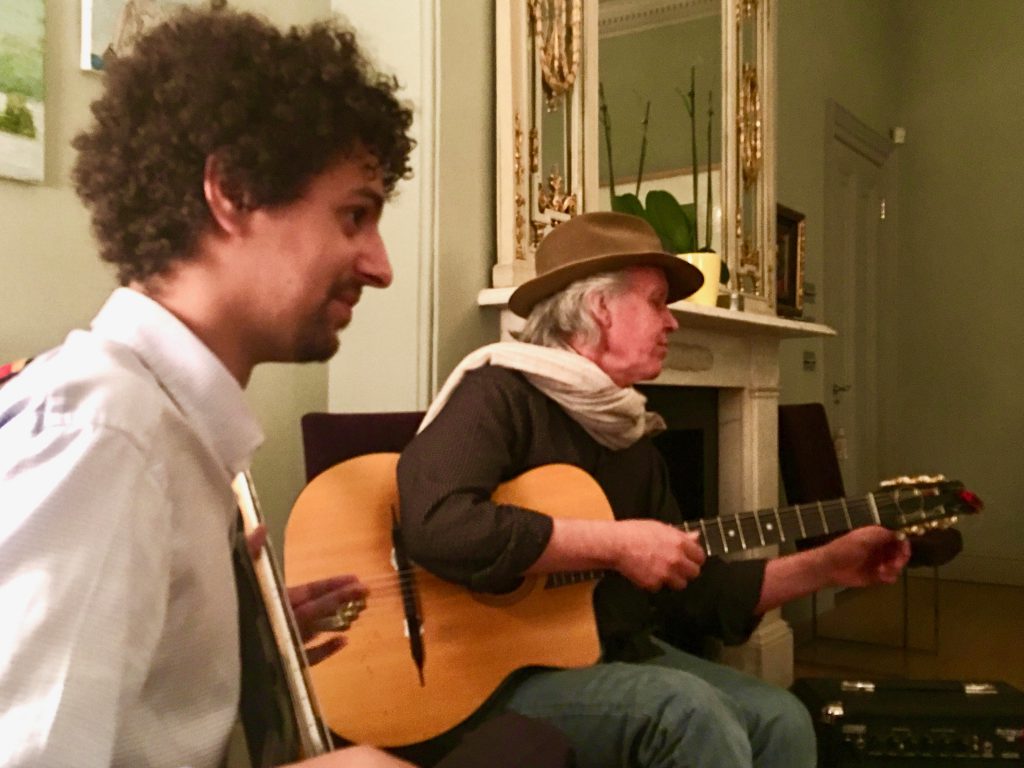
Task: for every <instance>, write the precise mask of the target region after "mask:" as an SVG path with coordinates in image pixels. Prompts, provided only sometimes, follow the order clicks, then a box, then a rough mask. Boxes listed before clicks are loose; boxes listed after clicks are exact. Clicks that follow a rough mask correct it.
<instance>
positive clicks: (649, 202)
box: [600, 67, 729, 283]
mask: <svg viewBox="0 0 1024 768" xmlns="http://www.w3.org/2000/svg"><path fill="white" fill-rule="evenodd" d="M696 69H697V68H696V67H691V68H690V90H689V91H688V92H686V93H683V92H682V91H678V93H679V95H680V96H681V97H682V98H683V103H684V105H685V107H686V112H687V115H688V116H689V120H690V153H691V157H692V159H693V163H692V166H691V167H692V168H693V200H694V202H692V203H686V204H685V205H684V204H682V203H680V202H679V201H678V200H677V199H676V198H675V196H674V195H673V194H672V193H671V192H668V191H667V190H663V189H652V190H650V191H648V192H647V195H646V197H645V198H644V201H643V202H641V201H640V184H641V182H642V180H643V173H644V158H645V155H646V153H647V125H648V122H649V120H650V114H651V103H650V101H648V102H647V105H646V108H645V110H644V119H643V123H642V125H643V132H642V134H641V143H640V163H639V168H638V171H637V179H636V189H635V191H634V192H626V193H623V194H617V193H616V190H615V173H614V171H613V166H612V128H611V117H610V115H609V112H608V104H607V102H606V101H605V97H604V87H603V86H601V87H600V115H601V124H602V126H603V128H604V137H605V148H606V150H607V154H608V179H609V191H610V193H611V207H612V210H613V211H618V212H620V213H630V214H633V215H635V216H639V217H641V218H643V219H645V220H646V221H647V222H648V223H649V224H650V225H651V226H652V227H653V228H654V231H655V232H657V233H658V236H659V237H660V238H661V242H662V245H663V246H664V248H665V249H666V250H668V251H670V252H672V253H692V252H694V251H704V252H711V251H712V248H711V210H712V203H711V129H712V117H713V116H714V102H713V92H711V91H709V92H708V131H707V136H708V165H707V204H706V205H705V214H706V218H705V223H704V245H703V246H701V245H700V237H699V231H698V230H699V226H698V222H697V203H696V201H697V195H698V189H697V106H696V96H697V89H696V78H697V74H696ZM720 280H721V282H723V283H726V282H728V280H729V268H728V267H727V266H726V264H725V262H724V261H723V262H722V267H721V274H720Z"/></svg>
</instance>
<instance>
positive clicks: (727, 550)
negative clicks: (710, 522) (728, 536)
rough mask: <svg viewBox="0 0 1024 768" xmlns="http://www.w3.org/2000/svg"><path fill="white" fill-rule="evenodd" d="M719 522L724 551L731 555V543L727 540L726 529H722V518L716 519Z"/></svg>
mask: <svg viewBox="0 0 1024 768" xmlns="http://www.w3.org/2000/svg"><path fill="white" fill-rule="evenodd" d="M716 519H717V520H718V533H719V534H720V535H721V537H722V549H723V550H725V554H729V542H727V541H726V540H725V528H723V527H722V518H720V517H719V518H716Z"/></svg>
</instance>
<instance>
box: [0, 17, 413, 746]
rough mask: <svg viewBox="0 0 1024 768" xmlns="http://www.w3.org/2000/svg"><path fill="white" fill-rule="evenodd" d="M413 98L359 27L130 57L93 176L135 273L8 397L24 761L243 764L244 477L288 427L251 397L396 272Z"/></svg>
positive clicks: (85, 168)
mask: <svg viewBox="0 0 1024 768" xmlns="http://www.w3.org/2000/svg"><path fill="white" fill-rule="evenodd" d="M395 90H396V85H395V83H394V81H393V80H391V79H389V78H386V77H383V76H381V75H379V74H377V73H376V72H375V71H374V70H373V69H372V68H371V67H370V66H369V65H368V64H367V62H366V61H365V60H364V59H363V57H362V55H361V54H360V52H359V49H358V47H357V45H356V42H355V39H354V37H353V35H352V33H351V32H349V31H346V30H344V29H342V28H340V27H338V26H335V25H332V24H319V25H314V26H311V27H310V28H308V29H302V30H300V29H293V30H291V31H289V32H281V31H279V30H277V29H275V28H274V27H272V26H270V25H268V24H266V23H264V22H262V21H260V20H258V19H257V18H255V17H253V16H249V15H245V14H240V13H236V12H232V11H221V12H210V11H205V12H200V11H188V10H186V11H184V12H182V13H181V14H180V15H176V16H174V17H173V18H172V19H171V20H170V21H168V22H167V23H165V24H163V25H161V26H159V27H158V28H156V29H155V30H154V31H152V32H151V33H149V34H148V35H147V36H145V37H144V38H143V39H142V40H141V41H140V42H139V43H138V44H137V46H136V48H135V50H134V52H133V53H132V54H131V55H129V56H127V57H125V58H123V59H120V60H116V61H113V62H112V63H111V64H110V66H109V70H108V73H107V76H106V87H105V92H104V94H103V95H102V96H101V97H100V98H99V99H98V100H97V101H96V102H95V104H94V105H93V114H94V117H95V122H94V124H93V126H92V127H90V128H89V129H88V130H87V131H86V132H84V133H83V134H81V135H80V136H78V137H77V138H76V139H75V141H74V146H75V147H76V148H77V149H78V151H79V155H78V160H77V164H76V166H75V168H74V181H75V186H76V188H77V190H78V193H79V195H80V196H81V198H82V200H83V201H84V202H85V203H86V205H87V206H88V207H89V208H90V209H91V211H92V215H93V226H94V231H95V234H96V237H97V240H98V242H99V247H100V255H101V256H102V258H103V259H104V260H106V261H108V262H111V263H113V264H114V265H116V267H117V272H118V276H119V279H120V282H121V287H120V288H118V289H116V290H115V291H114V293H113V294H112V295H111V297H110V298H109V299H108V301H107V302H106V304H105V305H104V306H103V308H102V309H101V310H100V312H99V314H98V315H97V316H96V318H95V319H94V321H93V323H92V326H91V328H90V329H89V330H87V331H74V332H72V333H71V334H70V335H69V336H68V337H67V339H66V340H65V342H64V343H63V344H62V345H61V346H60V347H59V348H57V349H55V350H53V351H51V352H48V353H46V354H43V355H41V356H39V357H38V358H36V360H35V361H33V362H32V363H31V364H29V365H28V366H27V367H26V368H25V369H24V370H23V371H22V372H21V373H20V374H19V375H18V377H17V378H16V379H14V380H12V381H11V382H10V383H8V384H7V385H6V386H5V387H4V389H3V390H2V392H0V486H2V487H3V489H4V493H3V496H4V501H3V504H2V514H0V611H2V613H3V615H4V620H3V621H2V622H0V658H2V659H3V662H2V664H0V700H2V701H3V702H4V706H3V708H2V711H0V733H3V734H4V735H3V738H2V739H0V763H3V764H4V765H14V766H23V765H25V766H27V765H33V766H37V765H50V766H56V765H75V766H106V765H118V766H122V765H123V766H147V765H191V766H217V765H221V764H222V763H223V760H224V757H225V750H226V747H227V743H228V737H229V733H230V730H231V728H232V725H233V723H234V720H235V716H236V711H237V706H238V699H239V677H240V676H239V646H238V629H237V621H236V614H237V609H236V596H235V587H234V583H233V582H234V580H233V576H232V561H231V552H232V546H233V538H234V531H235V519H236V518H235V515H236V511H235V505H234V498H233V496H232V493H231V489H230V480H231V478H232V477H233V476H234V475H235V474H236V473H238V472H239V471H241V470H243V469H245V468H246V467H247V465H248V463H249V460H250V457H251V455H252V452H253V451H254V450H255V448H256V447H257V445H258V444H259V443H260V441H261V439H262V434H261V432H260V429H259V426H258V425H257V423H256V421H255V419H254V417H253V415H252V413H251V412H250V410H249V408H248V407H247V406H246V402H245V400H244V398H243V387H244V386H245V385H246V383H247V382H248V380H249V377H250V374H251V372H252V369H253V366H255V365H257V364H258V363H261V362H265V361H291V360H324V359H326V358H328V357H330V356H331V355H332V354H333V353H334V351H335V350H336V348H337V346H338V340H337V333H338V331H339V330H340V329H341V328H343V327H344V326H345V325H347V324H348V322H349V320H350V318H351V316H352V311H353V308H354V306H355V304H356V302H357V301H358V300H359V296H360V293H361V291H362V289H363V288H364V287H366V286H371V287H376V288H383V287H385V286H387V285H388V284H389V283H390V282H391V267H390V265H389V263H388V259H387V254H386V253H385V249H384V245H383V243H382V241H381V238H380V234H379V232H378V226H377V225H378V220H379V218H380V215H381V209H382V206H383V205H384V202H385V200H386V199H387V197H388V194H389V193H390V192H391V191H392V189H393V188H394V186H395V183H396V182H397V180H399V179H400V178H402V177H404V176H406V175H408V173H409V164H408V156H409V151H410V148H411V146H412V141H411V139H410V138H409V136H408V129H409V127H410V124H411V119H412V118H411V112H410V110H409V109H408V108H407V107H405V106H403V105H402V104H401V103H400V102H399V101H398V100H397V99H396V96H395ZM319 586H320V587H321V588H323V589H325V590H326V594H323V595H320V596H319V599H312V596H311V595H305V596H293V601H294V600H298V601H299V602H301V603H302V605H301V606H300V608H301V609H302V610H299V611H297V614H298V615H299V617H300V621H301V620H302V618H303V617H306V616H307V615H311V616H313V617H315V616H316V615H318V614H319V612H321V611H326V610H334V608H336V607H337V603H338V602H339V601H340V600H342V599H344V598H345V597H346V595H351V594H352V592H353V591H357V590H359V589H361V587H360V585H358V583H356V582H353V581H352V580H351V579H344V578H342V579H339V580H337V581H329V582H328V583H320V584H319ZM337 646H338V643H337V642H336V641H335V642H334V644H333V645H331V644H330V642H329V643H328V645H327V646H326V648H321V650H322V651H323V650H326V651H330V650H332V649H336V647H337ZM314 761H315V762H317V763H318V764H321V765H339V766H341V765H356V764H358V765H360V766H376V765H379V766H385V765H389V766H395V765H407V764H406V763H402V762H400V761H397V760H396V759H394V758H391V757H390V756H387V755H385V754H383V753H380V752H377V751H375V750H371V749H368V748H359V747H356V748H352V749H349V750H340V751H338V752H334V753H330V754H328V755H325V756H322V757H319V758H314Z"/></svg>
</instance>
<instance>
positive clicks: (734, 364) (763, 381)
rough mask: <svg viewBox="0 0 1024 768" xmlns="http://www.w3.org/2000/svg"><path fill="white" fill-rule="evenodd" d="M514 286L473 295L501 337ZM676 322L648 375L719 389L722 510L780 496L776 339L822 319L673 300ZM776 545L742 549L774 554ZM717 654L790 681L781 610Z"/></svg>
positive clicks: (815, 329) (814, 330)
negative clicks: (495, 314) (490, 313)
mask: <svg viewBox="0 0 1024 768" xmlns="http://www.w3.org/2000/svg"><path fill="white" fill-rule="evenodd" d="M512 291H513V289H512V288H488V289H485V290H483V291H481V292H480V294H479V296H478V299H477V301H478V303H479V304H480V305H481V306H491V307H494V308H496V309H500V310H501V337H502V339H503V340H508V339H510V338H511V336H510V333H511V332H514V331H515V330H518V328H520V327H522V320H521V319H520V318H518V317H516V316H515V315H513V314H512V313H511V312H510V311H509V310H508V309H507V308H506V307H507V304H508V298H509V296H510V295H511V294H512ZM672 310H673V313H674V314H675V317H676V320H677V321H678V322H679V329H678V330H676V331H675V332H673V334H672V335H671V337H670V338H669V351H668V355H667V357H666V358H665V365H664V369H663V370H662V373H661V375H660V376H659V377H658V378H657V379H655V380H654V381H653V382H652V383H654V384H662V385H668V386H680V387H708V388H714V389H716V390H717V391H718V451H719V455H718V508H719V511H720V513H721V514H734V513H738V512H743V511H748V510H756V509H764V508H769V507H775V506H776V505H777V504H778V476H779V457H778V405H779V344H780V343H781V342H782V341H783V340H784V339H792V338H805V337H812V336H834V335H835V331H834V330H833V329H832V328H829V327H828V326H826V325H820V324H817V323H807V322H802V321H799V320H789V319H786V318H780V317H776V316H774V315H764V314H758V313H754V312H741V311H737V310H731V309H722V308H719V307H705V306H699V305H696V304H692V303H690V302H687V301H680V302H676V303H675V304H673V305H672ZM776 554H778V552H777V548H776V547H767V548H765V549H761V550H748V551H747V552H745V553H742V555H741V556H744V557H771V556H774V555H776ZM721 657H722V660H723V661H725V662H726V663H728V664H730V665H732V666H736V667H739V668H741V669H744V670H745V671H748V672H750V673H752V674H754V675H757V676H758V677H760V678H762V679H765V680H769V681H771V682H774V683H777V684H779V685H783V686H788V685H789V684H790V683H791V682H792V678H793V634H792V631H791V630H790V628H789V626H788V625H787V624H786V622H785V621H784V620H783V619H782V616H781V613H780V612H779V611H778V610H775V611H771V612H770V613H769V614H768V615H767V616H766V617H765V619H764V620H763V621H762V622H761V625H760V626H759V627H758V629H757V631H756V632H755V633H754V635H753V637H752V638H751V639H750V641H749V642H748V643H746V644H745V645H743V646H740V647H738V648H726V649H722V650H721Z"/></svg>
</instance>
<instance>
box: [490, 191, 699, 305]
mask: <svg viewBox="0 0 1024 768" xmlns="http://www.w3.org/2000/svg"><path fill="white" fill-rule="evenodd" d="M535 261H536V264H537V276H536V277H535V278H533V279H532V280H529V281H527V282H525V283H523V284H522V285H520V286H519V287H518V288H516V290H515V292H514V293H513V294H512V297H511V298H510V299H509V301H508V307H509V309H511V310H512V311H513V312H515V313H516V314H517V315H519V316H520V317H527V316H529V314H530V311H531V310H532V309H533V307H534V305H535V304H536V303H537V302H538V301H542V300H543V299H546V298H548V297H549V296H554V295H555V294H556V293H558V292H559V291H561V290H562V289H563V288H567V287H568V286H569V284H570V283H574V282H576V281H577V280H580V279H582V278H584V277H590V276H591V275H596V274H598V273H599V272H614V271H615V270H619V269H626V268H627V267H658V268H660V269H662V270H663V271H664V272H665V277H666V278H667V279H668V300H669V301H679V299H685V298H686V297H687V296H689V295H690V294H691V293H693V292H694V291H696V290H697V289H698V288H700V286H701V285H702V284H703V282H704V276H703V275H702V274H701V273H700V270H699V269H697V268H696V267H695V266H693V265H692V264H689V263H688V262H685V261H683V260H682V259H680V258H678V257H677V256H675V255H673V254H671V253H668V252H666V251H665V250H664V249H663V248H662V245H661V238H659V237H658V235H657V233H656V232H655V231H654V228H653V227H652V226H651V225H650V224H648V223H647V222H646V221H644V220H643V219H641V218H640V217H638V216H630V215H629V214H625V213H611V212H604V211H602V212H597V213H581V214H579V215H578V216H574V217H573V218H571V219H569V221H567V222H565V223H564V224H559V225H558V226H557V227H555V228H554V229H553V230H551V232H549V233H548V234H547V235H546V236H545V237H544V239H543V240H541V241H540V245H538V246H537V253H536V256H535Z"/></svg>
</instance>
